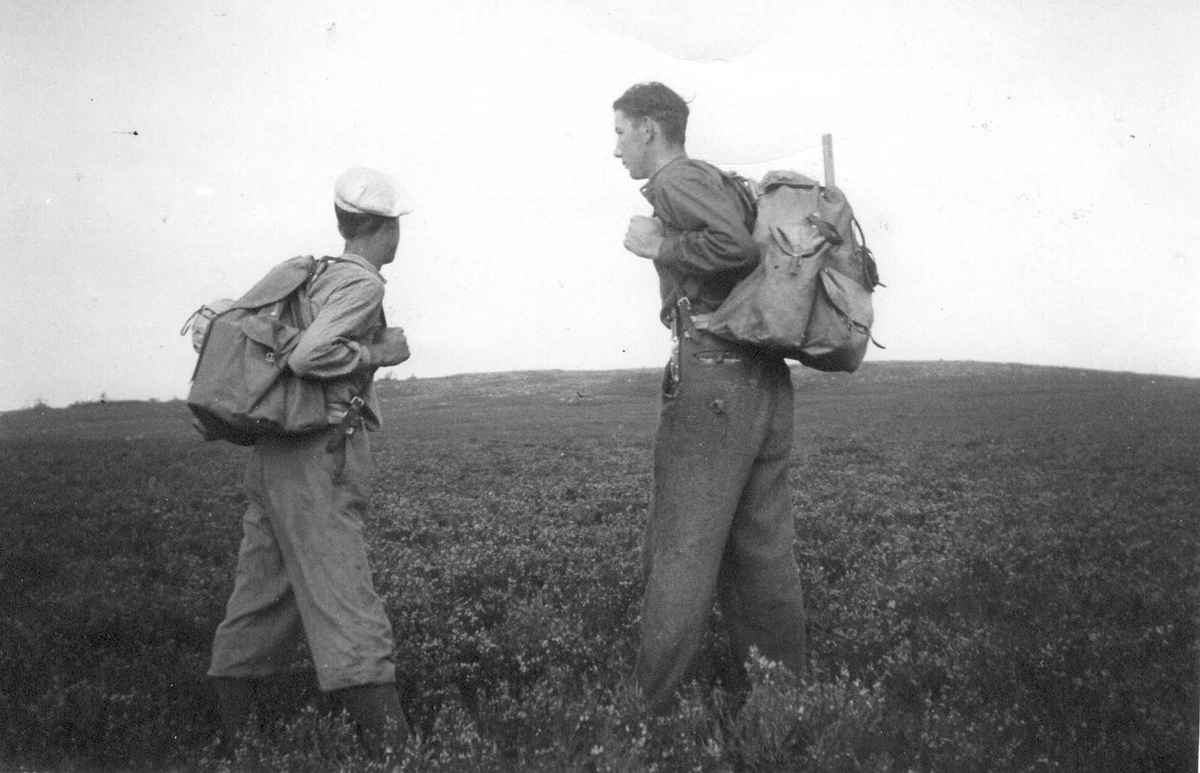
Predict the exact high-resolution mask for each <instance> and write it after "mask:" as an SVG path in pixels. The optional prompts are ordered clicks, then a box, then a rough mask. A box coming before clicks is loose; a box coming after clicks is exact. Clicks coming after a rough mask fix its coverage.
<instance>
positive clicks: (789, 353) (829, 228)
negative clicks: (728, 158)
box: [707, 171, 882, 372]
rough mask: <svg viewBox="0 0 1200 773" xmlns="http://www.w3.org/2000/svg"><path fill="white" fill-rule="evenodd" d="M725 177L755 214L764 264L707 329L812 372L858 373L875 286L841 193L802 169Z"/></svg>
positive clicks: (715, 314)
mask: <svg viewBox="0 0 1200 773" xmlns="http://www.w3.org/2000/svg"><path fill="white" fill-rule="evenodd" d="M727 174H730V176H731V177H733V178H734V179H735V180H736V181H737V182H739V183H740V184H741V185H740V188H739V190H740V191H742V192H743V194H744V195H745V196H746V197H748V199H749V202H748V203H749V204H750V205H751V206H754V207H755V208H756V209H757V214H756V215H755V221H754V231H753V236H754V241H755V242H756V243H757V244H758V245H759V247H760V249H761V255H762V257H761V260H760V261H759V264H758V266H757V267H756V268H755V270H754V271H753V272H752V273H751V274H750V275H749V276H747V277H746V278H745V279H743V280H742V281H741V282H739V283H738V284H737V285H736V286H735V287H734V289H733V292H731V293H730V295H729V297H728V298H727V299H726V300H725V301H724V303H722V304H721V306H720V307H719V308H718V309H717V310H716V311H715V312H713V314H712V316H711V317H710V319H709V320H708V323H707V329H708V330H709V332H711V333H713V334H714V335H717V336H720V337H723V338H728V339H730V340H734V341H739V342H742V343H747V344H752V345H754V346H757V347H760V348H762V349H765V350H768V351H772V352H776V353H778V354H780V355H782V356H784V357H786V358H789V359H794V360H798V361H799V362H800V363H802V364H803V365H806V366H808V367H810V368H815V369H817V370H822V371H844V372H853V371H855V370H857V369H858V366H859V365H860V364H861V363H862V360H863V357H864V356H865V354H866V350H867V343H868V342H873V340H874V339H872V338H871V326H872V325H873V324H874V310H873V307H872V303H871V295H872V293H873V292H874V289H875V287H876V286H877V285H879V284H880V282H879V274H878V272H877V270H876V266H875V259H874V257H873V256H872V255H871V251H870V250H869V249H868V248H867V246H866V240H865V238H864V236H863V233H862V227H861V226H860V225H859V224H858V221H857V220H856V219H855V217H854V213H853V211H852V210H851V208H850V203H849V202H848V201H847V200H846V197H845V195H844V194H843V193H842V191H841V190H839V189H838V188H836V187H834V186H832V185H828V186H822V185H820V184H819V183H818V182H817V181H816V180H814V179H812V178H810V177H806V176H805V175H802V174H800V173H798V172H791V171H774V172H769V173H768V174H767V175H766V176H765V177H764V178H763V179H762V182H761V183H754V182H753V181H751V180H747V179H746V178H743V177H741V176H740V175H736V174H733V173H727ZM878 345H879V344H878V343H876V346H878ZM881 348H882V347H881Z"/></svg>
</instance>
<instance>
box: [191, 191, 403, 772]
mask: <svg viewBox="0 0 1200 773" xmlns="http://www.w3.org/2000/svg"><path fill="white" fill-rule="evenodd" d="M411 209H412V205H411V204H410V203H409V201H408V199H407V198H406V197H405V195H404V192H403V191H402V190H401V189H400V187H399V186H398V185H397V184H396V183H395V182H394V181H393V180H392V179H391V178H389V177H388V176H386V175H384V174H382V173H380V172H377V171H375V170H372V169H366V168H355V169H351V170H349V171H347V172H346V173H345V174H343V175H342V176H341V177H339V178H338V180H337V183H336V184H335V187H334V212H335V214H336V216H337V223H338V231H339V232H340V233H341V235H342V237H343V238H344V239H345V240H346V246H345V250H344V252H343V254H342V255H341V256H340V257H337V258H327V259H324V260H322V261H321V262H320V263H319V264H318V271H317V273H316V275H315V276H314V278H313V279H312V280H311V282H310V285H309V291H308V295H309V297H310V298H311V301H312V322H311V324H309V325H308V327H307V328H306V329H305V330H304V332H303V334H302V336H301V338H300V341H299V343H298V344H297V346H296V348H295V350H294V351H293V352H292V354H291V356H290V358H289V360H288V367H290V368H291V370H292V371H293V372H294V373H295V375H296V376H298V377H300V378H304V379H312V380H316V381H320V382H322V383H323V384H324V385H325V403H326V410H327V414H328V419H329V429H328V430H327V431H324V432H319V433H315V434H312V435H303V436H299V437H296V436H289V437H266V438H262V439H260V440H259V441H258V442H257V443H256V444H255V446H254V450H253V452H252V454H251V457H250V461H249V464H248V466H247V469H246V475H245V481H244V483H245V490H246V495H247V498H248V499H249V507H248V508H247V510H246V514H245V516H244V518H243V519H242V542H241V547H240V549H239V553H238V565H237V576H236V580H235V583H234V589H233V593H232V595H231V596H230V598H229V602H228V605H227V606H226V612H225V620H224V621H223V622H222V623H221V625H220V627H218V628H217V633H216V637H215V639H214V641H213V653H212V665H211V667H210V669H209V671H208V674H209V676H211V677H214V678H215V679H216V684H217V696H218V700H219V705H220V712H221V724H222V730H223V733H224V740H225V744H226V748H227V749H229V748H231V746H232V744H233V742H234V739H235V738H236V736H237V734H238V733H239V732H240V731H242V730H243V729H244V728H245V724H246V722H247V720H248V719H249V716H250V714H251V711H252V708H253V704H254V697H255V691H256V685H257V684H258V683H259V682H260V681H261V680H262V679H263V678H265V677H269V676H271V675H273V674H276V673H278V672H279V671H280V669H281V668H283V667H284V666H285V664H286V661H287V660H288V657H289V655H290V654H291V653H292V652H293V651H294V649H295V645H296V643H297V641H298V639H299V637H300V636H301V635H303V637H304V639H305V640H306V642H307V644H308V649H309V652H310V653H311V655H312V659H313V663H314V665H315V666H316V671H317V680H318V683H319V685H320V688H321V690H323V691H326V692H330V693H333V694H335V695H336V696H337V698H338V699H339V700H340V705H341V706H343V707H344V708H345V709H346V710H347V712H348V713H349V714H350V717H351V719H352V720H353V721H354V722H355V723H356V725H357V726H358V729H359V732H360V735H361V737H362V739H363V741H364V743H365V744H366V745H367V746H368V748H369V749H370V750H371V752H372V754H373V755H375V756H377V757H385V756H387V754H388V753H389V750H391V751H393V752H398V751H399V749H400V747H401V746H402V745H403V743H404V739H405V738H406V737H407V735H408V725H407V723H406V722H405V719H404V714H403V711H402V710H401V708H400V702H399V696H398V693H397V689H396V667H395V665H394V664H393V662H392V651H393V649H394V640H393V636H392V627H391V623H390V622H389V620H388V618H387V615H386V614H385V612H384V607H383V602H382V601H381V600H380V598H379V596H378V594H377V593H376V592H375V587H374V583H373V582H372V580H371V568H370V566H369V564H368V562H367V551H366V544H365V543H364V541H363V520H362V515H363V512H364V511H365V510H366V506H367V501H368V498H369V496H370V479H369V478H370V442H369V435H368V432H367V431H368V430H375V429H378V428H379V426H380V416H379V403H378V401H377V399H376V396H375V391H374V389H373V386H372V380H373V378H374V374H375V370H376V368H380V367H387V366H391V365H398V364H400V363H402V362H404V361H405V360H407V359H408V356H409V351H408V343H407V342H406V340H405V337H404V331H403V330H402V329H401V328H395V327H387V325H386V322H385V321H384V317H383V294H384V279H383V277H382V275H381V274H380V269H381V268H383V266H385V265H386V264H388V263H391V262H392V261H393V260H394V259H395V257H396V248H397V246H398V244H399V239H400V216H401V215H404V214H407V213H408V212H410V211H411Z"/></svg>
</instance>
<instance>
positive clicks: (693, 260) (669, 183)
mask: <svg viewBox="0 0 1200 773" xmlns="http://www.w3.org/2000/svg"><path fill="white" fill-rule="evenodd" d="M680 171H681V172H682V173H680V174H675V175H672V176H671V177H669V178H668V179H666V180H664V181H663V182H662V185H661V187H660V189H659V191H658V195H657V196H656V197H655V199H656V200H655V202H654V205H655V210H656V213H657V214H658V215H659V217H660V218H661V219H662V221H663V222H664V223H665V224H666V225H667V228H666V231H665V234H664V237H663V240H662V244H661V245H660V247H659V249H658V255H657V257H655V258H654V259H655V260H657V261H661V262H663V263H666V264H669V265H671V266H672V267H674V268H676V269H677V270H679V271H681V272H683V273H686V274H697V275H701V274H710V273H716V272H723V271H729V270H734V269H740V268H744V267H751V266H754V265H756V264H757V262H758V257H759V250H758V245H756V244H755V243H754V239H753V237H752V236H751V234H750V231H749V230H747V228H746V222H745V213H744V212H743V210H742V205H741V203H740V201H739V200H738V199H736V198H734V197H733V196H732V195H731V194H730V192H729V191H728V190H726V188H725V187H724V186H723V185H722V184H721V183H720V181H718V180H715V179H713V178H712V177H711V176H709V175H708V174H706V173H705V172H703V171H702V170H700V169H696V168H694V167H685V168H684V169H682V170H680Z"/></svg>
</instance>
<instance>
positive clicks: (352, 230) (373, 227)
mask: <svg viewBox="0 0 1200 773" xmlns="http://www.w3.org/2000/svg"><path fill="white" fill-rule="evenodd" d="M333 211H334V212H335V213H337V224H338V233H340V234H341V235H342V238H343V239H354V238H357V237H359V236H370V235H371V234H373V233H375V232H376V231H378V230H379V229H380V228H383V226H384V224H385V223H387V221H388V220H389V219H390V218H386V217H383V216H382V215H372V214H370V213H369V212H347V211H346V210H344V209H342V208H341V207H339V206H337V205H334V207H333Z"/></svg>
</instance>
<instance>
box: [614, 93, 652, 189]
mask: <svg viewBox="0 0 1200 773" xmlns="http://www.w3.org/2000/svg"><path fill="white" fill-rule="evenodd" d="M613 116H614V124H613V129H614V131H616V133H617V146H616V148H615V149H614V150H613V155H614V156H616V157H617V158H619V159H621V164H622V165H623V166H624V167H625V168H626V169H628V170H629V176H630V177H632V178H633V179H635V180H645V179H647V178H648V177H650V173H651V172H653V171H654V170H653V169H651V168H650V166H651V164H650V150H649V145H650V132H649V131H648V128H649V127H648V125H647V124H648V123H649V119H645V118H643V119H636V118H630V117H629V116H627V115H625V113H624V112H623V111H621V110H615V111H613Z"/></svg>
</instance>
